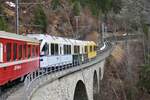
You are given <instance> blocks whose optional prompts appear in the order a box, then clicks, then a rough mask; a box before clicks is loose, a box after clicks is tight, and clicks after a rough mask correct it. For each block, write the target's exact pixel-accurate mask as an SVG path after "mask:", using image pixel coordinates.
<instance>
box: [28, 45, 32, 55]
mask: <svg viewBox="0 0 150 100" xmlns="http://www.w3.org/2000/svg"><path fill="white" fill-rule="evenodd" d="M30 57H31V46H28V58H30Z"/></svg>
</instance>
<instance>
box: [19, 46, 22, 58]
mask: <svg viewBox="0 0 150 100" xmlns="http://www.w3.org/2000/svg"><path fill="white" fill-rule="evenodd" d="M21 58H22V45H19V59H21Z"/></svg>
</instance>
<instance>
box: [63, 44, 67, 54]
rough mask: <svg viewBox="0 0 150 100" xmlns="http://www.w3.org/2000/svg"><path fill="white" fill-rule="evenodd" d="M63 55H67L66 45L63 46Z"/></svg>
mask: <svg viewBox="0 0 150 100" xmlns="http://www.w3.org/2000/svg"><path fill="white" fill-rule="evenodd" d="M64 54H65V55H66V54H67V45H64Z"/></svg>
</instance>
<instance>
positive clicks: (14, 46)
mask: <svg viewBox="0 0 150 100" xmlns="http://www.w3.org/2000/svg"><path fill="white" fill-rule="evenodd" d="M13 54H14V56H13V60H16V59H17V43H14V45H13Z"/></svg>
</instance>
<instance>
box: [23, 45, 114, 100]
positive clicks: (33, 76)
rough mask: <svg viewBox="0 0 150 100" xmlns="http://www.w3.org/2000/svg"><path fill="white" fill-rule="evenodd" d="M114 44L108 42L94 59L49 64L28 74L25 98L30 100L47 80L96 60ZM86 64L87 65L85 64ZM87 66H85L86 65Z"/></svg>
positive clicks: (61, 75) (109, 50)
mask: <svg viewBox="0 0 150 100" xmlns="http://www.w3.org/2000/svg"><path fill="white" fill-rule="evenodd" d="M111 48H112V45H111V43H109V42H107V46H106V48H105V49H103V50H100V49H99V50H97V56H96V57H95V58H92V59H87V58H84V61H81V60H80V61H76V62H73V63H70V64H68V62H64V63H63V64H62V63H58V64H54V65H51V66H49V67H48V68H42V69H39V70H38V71H36V72H32V73H30V74H28V75H27V76H26V79H25V81H24V100H29V98H30V96H31V95H32V94H33V92H35V91H36V89H37V88H39V87H40V86H42V85H43V83H44V82H46V81H53V80H55V79H57V78H59V77H63V75H66V73H71V72H74V71H77V70H81V69H82V68H83V67H81V66H82V65H84V64H87V63H89V62H94V61H95V60H96V59H97V58H98V57H99V56H103V54H104V53H107V52H108V53H109V52H111ZM85 66H86V65H85ZM84 68H85V67H84Z"/></svg>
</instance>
